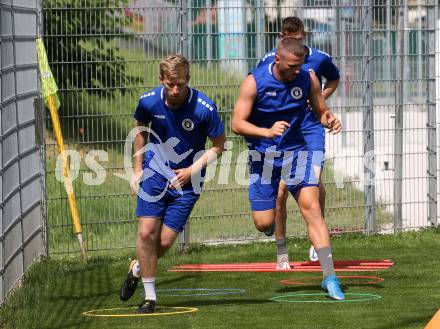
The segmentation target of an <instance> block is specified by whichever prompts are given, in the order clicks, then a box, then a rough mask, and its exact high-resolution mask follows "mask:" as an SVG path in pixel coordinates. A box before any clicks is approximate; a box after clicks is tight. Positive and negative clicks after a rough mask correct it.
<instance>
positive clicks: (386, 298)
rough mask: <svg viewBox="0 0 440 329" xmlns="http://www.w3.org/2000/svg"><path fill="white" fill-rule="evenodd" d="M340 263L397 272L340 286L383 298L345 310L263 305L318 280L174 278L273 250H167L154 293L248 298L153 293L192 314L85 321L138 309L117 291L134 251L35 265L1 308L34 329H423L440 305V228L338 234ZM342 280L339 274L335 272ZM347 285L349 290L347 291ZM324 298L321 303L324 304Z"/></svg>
mask: <svg viewBox="0 0 440 329" xmlns="http://www.w3.org/2000/svg"><path fill="white" fill-rule="evenodd" d="M308 246H309V244H308V242H307V241H306V240H304V239H291V240H289V251H290V254H291V258H292V260H296V261H299V260H305V259H306V256H307V255H306V254H307V250H308ZM333 247H334V255H335V258H336V259H391V260H392V261H394V262H395V266H394V267H391V268H390V269H387V270H384V271H379V272H369V273H367V274H365V272H356V273H345V274H353V275H356V274H357V275H363V274H364V275H375V276H380V277H383V278H384V279H385V281H384V282H383V283H380V284H374V285H360V284H350V283H349V281H344V280H343V281H342V282H343V284H344V286H345V291H346V292H349V293H370V294H378V295H380V296H382V299H379V300H373V301H366V302H351V303H339V302H330V303H321V304H318V303H303V304H298V303H277V302H272V301H270V300H269V299H270V298H271V297H273V296H276V295H285V294H289V293H319V292H321V290H320V289H319V288H318V287H317V286H311V287H310V286H309V287H306V286H283V285H280V284H279V281H280V280H282V279H287V278H302V277H310V276H318V277H319V275H320V274H319V273H199V274H198V273H192V274H191V273H180V274H179V273H170V272H167V269H168V268H169V267H171V266H173V265H176V264H184V263H225V262H262V261H273V259H274V255H275V245H274V243H254V244H249V245H234V246H233V245H228V246H213V247H203V246H199V247H197V248H195V249H193V250H192V251H191V252H190V253H188V254H185V255H183V256H181V255H179V254H177V252H176V251H175V249H173V250H172V251H171V252H170V254H168V255H166V256H165V258H163V259H162V260H161V261H160V266H159V271H158V275H157V288H158V289H169V288H241V289H245V293H243V294H237V295H224V296H212V297H209V296H205V297H181V296H180V297H170V296H165V293H160V292H159V293H158V298H159V299H158V304H159V305H160V306H163V307H166V306H168V307H171V306H178V307H196V308H198V311H197V312H196V313H191V314H182V315H168V316H160V317H142V318H89V317H84V316H82V315H81V313H82V312H84V311H88V310H95V309H103V308H116V307H124V306H135V305H136V304H137V303H139V302H140V300H141V298H142V297H141V295H140V294H141V292H142V288H141V287H138V290H137V292H136V294H135V295H134V296H133V298H132V299H131V300H130V301H129V302H128V303H123V302H121V301H119V297H118V291H119V287H120V284H121V282H122V280H123V279H124V278H125V275H126V269H127V265H128V261H129V257H132V256H133V255H134V251H128V250H126V251H119V252H115V251H112V252H111V253H108V254H104V253H100V254H99V255H93V254H90V255H89V256H90V259H89V263H88V264H87V265H83V264H80V263H78V259H77V256H74V257H73V256H70V257H67V256H64V257H60V256H58V257H55V258H52V259H47V260H44V261H42V262H39V263H36V264H34V265H33V266H32V267H31V269H30V271H29V272H28V273H27V274H26V276H25V279H24V282H23V285H22V287H21V288H19V289H16V290H15V291H14V292H13V293H12V295H11V296H10V298H9V299H8V300H7V302H6V304H5V305H4V307H2V308H1V309H0V327H1V328H4V329H13V328H17V329H31V328H38V329H43V328H47V329H49V328H51V329H54V328H93V329H100V328H103V329H104V328H105V329H108V328H130V329H131V328H133V329H135V328H139V329H140V328H173V329H175V328H244V329H246V328H249V329H251V328H304V329H306V328H307V329H310V328H322V329H329V328H330V329H338V328H341V329H347V328H357V329H363V328H365V329H367V328H368V329H370V328H374V329H404V328H423V327H424V325H425V324H426V323H427V322H428V321H429V319H430V318H431V317H432V316H433V315H434V313H435V312H436V310H437V309H438V308H439V307H440V294H439V290H438V282H440V259H439V257H438V252H437V251H438V250H439V248H440V230H439V229H437V230H434V229H433V230H426V231H421V232H411V233H403V234H401V235H394V236H393V235H389V236H371V237H364V236H360V235H344V236H338V237H335V238H333ZM340 274H342V273H341V272H340ZM344 282H345V283H344ZM323 300H326V299H323Z"/></svg>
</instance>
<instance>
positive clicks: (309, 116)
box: [301, 108, 325, 152]
mask: <svg viewBox="0 0 440 329" xmlns="http://www.w3.org/2000/svg"><path fill="white" fill-rule="evenodd" d="M301 132H302V134H303V137H304V140H305V141H306V144H307V149H309V150H310V151H322V152H324V151H325V129H324V126H323V125H322V124H321V122H319V121H318V119H317V118H316V115H315V112H313V111H312V109H311V108H309V109H308V110H307V112H306V115H305V117H304V119H303V122H302V123H301Z"/></svg>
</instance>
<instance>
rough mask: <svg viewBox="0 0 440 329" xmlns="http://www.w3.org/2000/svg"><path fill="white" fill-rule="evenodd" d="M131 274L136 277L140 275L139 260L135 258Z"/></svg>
mask: <svg viewBox="0 0 440 329" xmlns="http://www.w3.org/2000/svg"><path fill="white" fill-rule="evenodd" d="M132 271H133V275H134V276H136V277H138V278H139V277H140V276H141V267H140V266H139V261H138V260H137V261H136V263H134V265H133V268H132Z"/></svg>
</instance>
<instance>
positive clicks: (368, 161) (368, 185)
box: [362, 0, 377, 234]
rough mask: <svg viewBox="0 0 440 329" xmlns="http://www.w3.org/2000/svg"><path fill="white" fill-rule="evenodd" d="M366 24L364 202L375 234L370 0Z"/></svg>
mask: <svg viewBox="0 0 440 329" xmlns="http://www.w3.org/2000/svg"><path fill="white" fill-rule="evenodd" d="M363 9H364V10H365V15H364V17H365V21H364V22H365V23H364V26H363V27H362V29H363V33H364V35H365V38H364V40H365V47H364V49H365V54H366V55H367V57H366V58H365V68H364V70H363V72H362V75H363V77H362V80H363V81H364V82H365V85H366V90H365V94H364V97H363V102H362V103H363V104H364V106H363V111H362V119H363V120H362V121H363V140H364V173H365V179H364V187H365V194H364V202H365V233H366V234H374V233H376V231H377V223H376V196H375V195H376V193H375V192H376V191H375V155H374V106H373V6H372V0H368V1H367V4H366V5H365V7H363Z"/></svg>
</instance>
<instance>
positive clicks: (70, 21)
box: [43, 0, 134, 95]
mask: <svg viewBox="0 0 440 329" xmlns="http://www.w3.org/2000/svg"><path fill="white" fill-rule="evenodd" d="M127 3H128V0H101V1H100V0H93V1H89V0H87V1H84V0H45V1H43V4H44V8H43V10H44V40H45V45H46V49H47V53H48V59H49V63H50V64H51V67H52V70H53V73H54V76H55V78H56V81H57V83H58V86H59V87H60V88H62V89H85V90H86V91H87V92H88V93H90V94H93V93H99V92H100V91H102V90H103V89H105V90H106V91H109V90H110V91H115V90H116V89H119V87H124V86H126V85H127V84H128V82H129V80H130V81H131V82H133V79H134V78H133V77H130V76H127V74H126V67H127V63H126V61H125V60H124V58H123V57H122V56H121V55H120V53H119V47H118V44H117V42H116V40H117V39H119V40H120V39H121V38H124V37H127V36H128V35H129V33H128V29H127V27H128V26H129V25H130V24H131V19H130V18H129V17H126V16H125V15H124V8H125V7H126V6H127ZM120 90H121V92H122V93H125V91H126V89H125V88H122V89H120ZM113 94H114V93H111V94H110V95H113Z"/></svg>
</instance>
